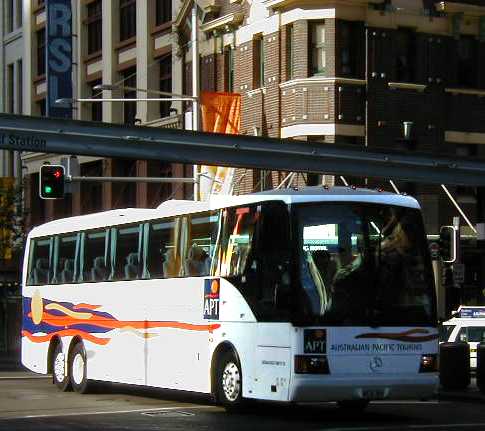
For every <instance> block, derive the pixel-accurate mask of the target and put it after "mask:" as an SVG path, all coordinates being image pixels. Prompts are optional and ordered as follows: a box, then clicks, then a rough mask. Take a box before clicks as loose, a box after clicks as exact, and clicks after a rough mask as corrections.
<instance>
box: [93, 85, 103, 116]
mask: <svg viewBox="0 0 485 431" xmlns="http://www.w3.org/2000/svg"><path fill="white" fill-rule="evenodd" d="M96 85H101V80H99V81H94V82H92V83H91V84H90V86H91V97H92V98H93V99H94V98H96V99H102V98H103V94H102V91H99V90H95V89H94V87H96ZM91 120H92V121H103V104H102V103H101V102H92V103H91Z"/></svg>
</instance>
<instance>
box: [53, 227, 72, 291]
mask: <svg viewBox="0 0 485 431" xmlns="http://www.w3.org/2000/svg"><path fill="white" fill-rule="evenodd" d="M76 243H77V235H75V234H74V235H73V234H71V235H63V236H60V237H58V238H57V240H56V247H55V254H54V274H53V279H52V283H53V284H66V283H72V282H73V281H74V259H75V255H76Z"/></svg>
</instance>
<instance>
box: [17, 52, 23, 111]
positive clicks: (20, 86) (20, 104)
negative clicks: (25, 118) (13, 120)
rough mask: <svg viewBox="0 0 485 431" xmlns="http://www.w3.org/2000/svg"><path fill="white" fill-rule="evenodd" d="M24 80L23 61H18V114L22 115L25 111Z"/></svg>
mask: <svg viewBox="0 0 485 431" xmlns="http://www.w3.org/2000/svg"><path fill="white" fill-rule="evenodd" d="M23 82H24V78H23V63H22V60H18V61H17V97H18V100H17V113H18V114H22V113H23V111H24V84H23Z"/></svg>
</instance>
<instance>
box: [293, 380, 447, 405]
mask: <svg viewBox="0 0 485 431" xmlns="http://www.w3.org/2000/svg"><path fill="white" fill-rule="evenodd" d="M437 387H438V374H437V373H426V374H424V373H423V374H414V375H397V374H395V375H392V376H391V375H366V376H356V375H348V376H331V375H328V376H327V375H326V376H316V375H312V376H310V375H299V374H294V375H293V379H292V384H291V388H290V401H295V402H320V401H322V402H323V401H342V400H362V399H367V400H370V401H372V400H386V399H392V400H409V399H429V398H432V397H433V396H434V395H435V394H436V390H437Z"/></svg>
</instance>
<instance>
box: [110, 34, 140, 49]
mask: <svg viewBox="0 0 485 431" xmlns="http://www.w3.org/2000/svg"><path fill="white" fill-rule="evenodd" d="M130 45H136V36H133V37H130V38H129V39H126V40H124V41H122V42H118V43H117V44H116V45H115V49H116V50H119V49H123V48H126V47H128V46H130Z"/></svg>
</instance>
